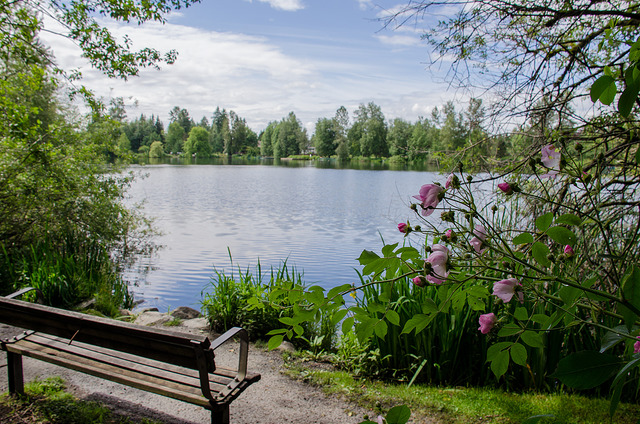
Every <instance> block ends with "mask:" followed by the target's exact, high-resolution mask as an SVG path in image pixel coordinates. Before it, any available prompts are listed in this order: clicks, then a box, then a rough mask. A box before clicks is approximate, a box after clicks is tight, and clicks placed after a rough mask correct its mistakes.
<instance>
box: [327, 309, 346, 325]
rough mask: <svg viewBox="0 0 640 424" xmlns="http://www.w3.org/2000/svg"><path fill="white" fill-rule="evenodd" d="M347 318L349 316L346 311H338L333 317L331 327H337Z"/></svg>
mask: <svg viewBox="0 0 640 424" xmlns="http://www.w3.org/2000/svg"><path fill="white" fill-rule="evenodd" d="M345 316H347V310H346V309H340V310H339V311H336V312H335V313H334V314H333V316H332V317H331V325H333V326H334V327H335V326H336V325H338V323H339V322H340V321H342V320H343V319H344V317H345Z"/></svg>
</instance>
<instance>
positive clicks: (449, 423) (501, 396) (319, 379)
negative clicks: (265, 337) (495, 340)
mask: <svg viewBox="0 0 640 424" xmlns="http://www.w3.org/2000/svg"><path fill="white" fill-rule="evenodd" d="M287 364H288V371H287V375H289V376H290V377H293V378H296V379H300V380H303V381H305V382H307V383H310V384H314V385H317V386H319V387H322V388H323V390H324V391H325V392H326V393H328V394H331V395H344V396H345V397H346V398H347V399H349V400H350V401H352V402H355V403H357V404H359V405H360V406H362V407H365V408H367V409H372V410H377V411H378V412H379V413H383V412H386V411H387V410H388V409H389V408H391V407H393V406H396V405H402V404H405V405H407V406H409V408H411V412H412V417H413V418H412V419H413V421H412V422H414V423H420V422H423V421H426V420H427V419H428V420H431V421H429V422H436V423H442V424H445V423H446V424H462V423H465V424H467V423H483V424H485V423H486V424H490V423H495V424H516V423H518V424H520V423H522V422H523V421H525V420H526V419H527V418H529V417H532V416H537V415H552V416H553V417H547V418H544V419H541V420H540V421H538V422H539V423H541V424H542V423H545V424H551V423H553V424H560V423H562V424H574V423H575V424H578V423H580V424H600V423H608V422H610V421H609V402H608V400H606V399H592V398H587V397H584V396H580V395H575V394H561V393H558V394H549V393H545V394H540V393H507V392H504V391H502V390H499V389H490V388H467V387H453V388H445V387H431V386H426V385H414V386H411V387H407V385H406V384H389V383H383V382H379V381H372V380H363V379H357V378H354V377H353V376H352V375H351V374H349V373H348V372H344V371H334V370H327V369H325V368H326V367H322V368H320V369H318V368H317V367H313V366H310V365H309V363H308V362H304V363H303V362H301V361H291V357H289V360H288V361H287ZM638 416H640V406H639V405H631V404H621V405H620V406H619V407H618V410H617V412H616V414H615V416H614V419H613V420H612V421H611V423H616V424H618V423H619V424H631V423H633V424H635V423H637V421H638Z"/></svg>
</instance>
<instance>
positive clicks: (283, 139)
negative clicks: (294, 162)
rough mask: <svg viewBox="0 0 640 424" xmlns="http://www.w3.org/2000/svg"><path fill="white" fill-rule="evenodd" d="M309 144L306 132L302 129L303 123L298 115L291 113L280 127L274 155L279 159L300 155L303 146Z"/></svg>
mask: <svg viewBox="0 0 640 424" xmlns="http://www.w3.org/2000/svg"><path fill="white" fill-rule="evenodd" d="M307 143H308V138H307V133H306V130H304V129H303V128H302V122H300V120H299V119H298V118H297V117H296V114H295V113H293V112H289V116H288V117H287V118H283V119H282V121H280V124H279V125H278V131H277V140H276V142H275V143H274V145H273V155H274V156H275V157H277V158H285V157H288V156H291V155H297V154H300V149H301V146H305V145H306V144H307Z"/></svg>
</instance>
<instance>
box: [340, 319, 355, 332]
mask: <svg viewBox="0 0 640 424" xmlns="http://www.w3.org/2000/svg"><path fill="white" fill-rule="evenodd" d="M355 321H356V319H355V318H354V317H349V318H346V319H345V320H344V321H342V333H343V334H347V333H348V332H350V331H351V329H353V324H354V323H355Z"/></svg>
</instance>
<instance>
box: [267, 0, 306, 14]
mask: <svg viewBox="0 0 640 424" xmlns="http://www.w3.org/2000/svg"><path fill="white" fill-rule="evenodd" d="M258 1H260V2H262V3H269V5H270V6H271V7H273V8H274V9H280V10H286V11H288V12H295V11H296V10H300V9H304V4H302V1H301V0H258Z"/></svg>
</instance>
